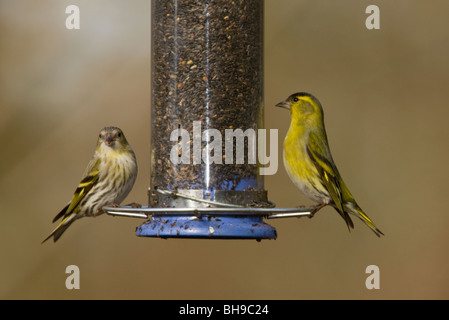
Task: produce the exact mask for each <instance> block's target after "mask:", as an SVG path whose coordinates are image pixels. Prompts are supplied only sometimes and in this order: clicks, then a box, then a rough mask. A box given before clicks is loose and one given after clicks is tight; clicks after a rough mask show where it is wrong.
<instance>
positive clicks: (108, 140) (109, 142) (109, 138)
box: [105, 134, 113, 146]
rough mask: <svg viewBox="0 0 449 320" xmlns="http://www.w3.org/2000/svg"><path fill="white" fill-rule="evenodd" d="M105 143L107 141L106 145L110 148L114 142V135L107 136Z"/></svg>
mask: <svg viewBox="0 0 449 320" xmlns="http://www.w3.org/2000/svg"><path fill="white" fill-rule="evenodd" d="M105 141H106V144H107V145H108V146H110V145H111V144H112V141H113V138H112V135H111V134H107V135H106V139H105Z"/></svg>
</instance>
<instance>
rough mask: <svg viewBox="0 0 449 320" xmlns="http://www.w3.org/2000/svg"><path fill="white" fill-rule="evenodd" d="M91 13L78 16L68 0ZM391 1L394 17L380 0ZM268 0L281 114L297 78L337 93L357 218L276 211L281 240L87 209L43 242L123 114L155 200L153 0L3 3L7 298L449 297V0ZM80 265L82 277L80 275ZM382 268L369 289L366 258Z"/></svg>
mask: <svg viewBox="0 0 449 320" xmlns="http://www.w3.org/2000/svg"><path fill="white" fill-rule="evenodd" d="M70 4H76V5H78V6H79V7H80V10H81V29H80V30H67V29H66V28H65V19H66V17H67V14H65V8H66V6H68V5H70ZM370 4H377V5H378V6H379V7H380V26H381V29H380V30H367V29H366V27H365V19H366V17H367V16H368V15H367V14H365V8H366V7H367V6H368V5H370ZM429 4H430V3H426V4H424V3H423V2H422V1H418V0H407V1H405V0H402V1H394V2H392V1H360V0H344V1H338V2H337V1H330V0H327V1H324V0H323V1H312V0H308V1H306V0H303V1H301V0H282V1H271V0H267V1H266V12H265V107H266V110H265V112H266V115H265V116H266V118H265V119H266V128H267V129H270V128H278V129H279V140H280V141H279V142H280V145H281V141H282V139H283V137H284V135H285V133H286V131H287V128H288V123H289V116H288V114H287V112H285V111H283V110H278V109H275V108H274V107H273V105H274V104H275V103H277V102H279V101H280V100H282V99H284V98H286V97H287V96H288V95H289V94H291V93H293V92H296V91H308V92H311V93H313V94H315V95H316V96H317V97H318V98H319V99H320V100H321V102H322V104H323V107H324V109H325V115H326V117H325V121H326V125H327V133H328V135H329V140H330V144H331V148H332V151H333V155H334V160H335V161H336V163H337V166H338V167H339V169H340V172H341V173H342V174H343V177H344V178H345V180H346V183H347V184H348V186H349V188H350V189H351V190H352V192H353V194H354V195H355V197H356V198H357V200H358V202H359V204H360V205H361V206H362V207H363V208H364V209H365V210H366V212H367V213H368V214H369V216H370V217H372V218H373V220H374V221H375V223H376V224H377V225H378V227H379V228H380V229H381V230H382V231H383V232H384V233H385V234H386V236H385V237H383V238H381V239H378V238H377V237H375V236H374V235H373V233H372V232H371V231H370V230H369V229H368V228H367V227H365V226H364V225H363V224H362V223H361V222H360V221H358V220H357V221H355V224H356V228H355V230H354V231H352V232H351V233H349V232H348V231H347V229H346V226H345V224H344V222H343V220H342V219H341V218H340V217H339V216H338V214H337V213H336V212H335V211H334V210H333V209H332V208H325V209H323V210H322V211H321V212H320V213H319V214H317V215H316V216H315V218H314V219H307V218H303V219H284V220H271V221H269V223H270V224H272V225H273V226H275V227H276V229H277V232H278V239H277V240H271V241H268V240H267V241H262V242H256V241H238V240H229V241H228V240H216V241H207V240H179V239H171V240H161V239H150V238H138V237H136V236H135V233H134V232H135V227H136V226H138V225H139V224H140V223H142V222H143V221H142V220H138V219H126V218H113V217H110V216H107V215H103V216H101V217H98V218H96V219H82V220H80V221H78V222H76V223H75V224H74V225H73V226H72V227H71V228H70V230H69V231H68V232H67V233H66V234H65V235H64V236H63V237H62V238H61V240H60V241H59V242H58V243H56V244H53V243H52V242H48V243H45V244H44V245H41V241H42V240H43V239H44V237H46V236H47V235H48V233H49V232H50V231H51V230H52V229H53V228H54V225H52V224H51V220H52V219H53V217H54V216H55V215H56V213H57V212H59V210H60V209H61V208H62V206H63V205H64V204H65V203H66V201H68V200H69V199H70V197H71V195H72V192H73V191H74V188H75V187H76V184H77V183H78V182H79V179H80V178H81V174H82V173H83V171H84V169H85V166H86V165H87V162H88V161H89V159H90V157H91V155H92V153H93V149H94V145H95V140H96V136H97V134H98V132H99V130H100V129H101V128H102V127H103V126H106V125H116V126H119V127H121V128H122V129H123V130H124V132H125V134H126V136H127V138H128V140H129V141H130V142H131V144H132V146H133V148H134V150H135V152H136V155H137V157H138V161H139V170H140V171H139V176H138V179H137V182H136V185H135V187H134V189H133V191H132V192H131V194H130V195H129V197H128V198H127V199H126V200H125V202H126V203H129V202H132V201H135V202H140V203H144V204H146V203H147V193H146V190H147V188H148V185H149V166H150V160H149V141H150V104H149V101H150V87H149V86H150V58H149V57H150V56H149V50H150V33H149V26H150V1H148V0H135V1H131V2H126V1H117V0H114V1H112V0H108V1H106V0H96V1H86V0H78V1H76V3H75V2H72V1H49V0H45V1H44V0H42V1H39V3H37V2H36V1H31V0H27V1H25V0H24V1H14V0H2V1H1V2H0V72H1V82H0V108H1V109H0V136H1V137H2V139H1V141H2V148H1V151H0V154H1V157H0V163H1V166H0V219H1V222H0V240H1V242H0V243H1V251H0V252H1V258H0V298H3V299H19V298H20V299H22V298H24V299H55V298H60V299H80V298H86V299H110V298H112V299H307V298H310V299H337V298H338V299H381V298H382V299H447V298H449V276H448V269H449V252H448V251H449V250H448V242H449V233H448V227H449V214H448V213H447V210H448V209H447V206H446V203H447V199H446V198H447V197H448V183H447V181H448V178H449V177H448V171H447V169H446V167H447V163H448V138H449V126H448V124H447V118H448V116H449V111H448V107H447V104H448V101H449V90H448V84H449V61H448V59H449V23H448V20H447V12H449V3H448V2H447V1H444V0H440V1H437V0H434V1H431V5H429ZM278 152H279V170H278V172H277V174H276V175H274V176H267V177H266V178H265V188H266V189H267V190H268V192H269V198H270V200H272V201H274V202H276V204H277V206H278V207H290V206H296V205H298V204H310V203H311V202H310V201H308V200H307V199H305V198H304V197H303V196H302V195H301V194H300V192H299V191H298V190H296V189H295V187H294V186H293V184H292V183H291V182H290V180H289V179H288V177H287V175H286V173H285V171H284V168H283V165H282V158H281V155H282V149H281V148H279V151H278ZM71 264H75V265H77V266H78V267H79V268H80V272H81V283H80V285H81V289H80V290H67V289H66V287H65V279H66V277H67V275H66V274H65V268H66V266H68V265H71ZM371 264H374V265H377V266H379V268H380V290H367V289H366V287H365V279H366V277H367V276H368V275H367V274H365V268H366V267H367V266H368V265H371Z"/></svg>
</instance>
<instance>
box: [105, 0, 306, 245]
mask: <svg viewBox="0 0 449 320" xmlns="http://www.w3.org/2000/svg"><path fill="white" fill-rule="evenodd" d="M151 10H152V11H151V42H152V46H151V48H152V49H151V50H152V52H151V62H152V69H151V81H152V82H151V89H152V92H151V159H150V162H151V171H150V187H149V205H148V206H145V207H141V208H132V207H127V206H124V207H119V208H115V207H106V208H104V210H105V211H106V212H107V213H108V214H110V215H120V216H127V217H137V218H144V219H148V221H146V222H145V223H143V224H142V225H141V226H139V227H138V228H137V235H138V236H145V237H162V238H169V237H172V238H178V237H189V238H208V239H211V238H223V239H226V238H231V239H275V238H276V230H275V229H274V228H273V227H272V226H270V225H268V224H266V223H265V222H264V219H265V218H267V219H270V218H281V217H292V216H293V217H294V216H304V215H310V214H311V212H312V210H313V208H289V209H276V208H275V205H274V204H273V203H272V202H271V201H269V200H268V197H267V191H266V190H265V189H264V179H263V177H264V175H266V174H270V173H268V172H269V171H270V170H269V164H270V161H267V158H268V157H267V155H266V150H265V142H266V138H265V137H266V133H265V129H264V99H263V80H264V78H263V13H264V1H263V0H251V1H235V0H215V1H203V0H182V1H180V0H153V1H152V2H151ZM270 132H271V131H270ZM276 139H277V132H276ZM275 143H277V140H276V141H272V140H271V138H270V145H271V144H275ZM270 151H271V150H270ZM271 153H277V150H276V152H270V156H271V155H272V154H271ZM276 166H277V159H276ZM271 174H272V173H271Z"/></svg>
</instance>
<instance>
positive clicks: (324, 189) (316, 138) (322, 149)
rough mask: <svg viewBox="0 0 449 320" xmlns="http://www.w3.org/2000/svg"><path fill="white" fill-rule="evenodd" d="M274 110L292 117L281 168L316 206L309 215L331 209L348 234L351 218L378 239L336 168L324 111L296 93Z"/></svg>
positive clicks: (306, 97)
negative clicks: (286, 111)
mask: <svg viewBox="0 0 449 320" xmlns="http://www.w3.org/2000/svg"><path fill="white" fill-rule="evenodd" d="M276 106H277V107H281V108H286V109H288V110H290V113H291V123H290V128H289V130H288V132H287V136H286V137H285V140H284V166H285V168H286V171H287V174H288V176H289V177H290V179H291V180H292V181H293V183H294V184H295V185H296V187H298V188H299V190H301V192H303V193H304V194H305V195H306V196H307V197H309V198H310V199H311V200H313V201H315V202H317V203H319V205H317V206H316V209H315V210H314V212H313V213H312V215H313V214H314V213H316V212H317V211H318V210H319V209H321V208H322V207H324V206H326V205H331V206H332V207H334V208H335V209H336V210H337V212H338V213H339V214H340V215H341V217H342V218H343V219H344V220H345V222H346V224H347V226H348V229H349V230H350V228H354V224H353V222H352V220H351V217H350V216H349V214H352V215H354V216H356V217H357V218H359V219H360V220H362V221H363V222H364V223H365V224H366V225H367V226H368V227H370V228H371V230H372V231H373V232H374V233H375V234H376V235H377V236H380V235H383V233H382V232H381V231H380V230H379V229H377V227H376V226H375V225H374V223H373V221H371V219H370V218H369V217H368V216H367V215H366V214H365V213H364V212H363V210H362V209H361V208H360V207H359V205H358V204H357V202H356V201H355V199H354V197H353V196H352V194H351V193H350V192H349V189H348V188H347V187H346V184H345V183H344V181H343V179H342V178H341V176H340V173H339V172H338V170H337V167H336V166H335V163H334V160H333V159H332V155H331V152H330V149H329V144H328V141H327V135H326V130H325V128H324V114H323V108H322V107H321V104H320V102H319V101H318V99H317V98H315V97H314V96H313V95H311V94H309V93H305V92H299V93H295V94H292V95H291V96H289V97H288V98H287V99H286V100H284V101H282V102H280V103H278V104H277V105H276Z"/></svg>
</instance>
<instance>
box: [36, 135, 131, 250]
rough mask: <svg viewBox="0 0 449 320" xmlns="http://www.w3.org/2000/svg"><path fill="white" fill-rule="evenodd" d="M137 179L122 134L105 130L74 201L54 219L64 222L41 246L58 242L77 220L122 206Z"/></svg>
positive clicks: (128, 146) (76, 191) (127, 145)
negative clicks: (110, 207)
mask: <svg viewBox="0 0 449 320" xmlns="http://www.w3.org/2000/svg"><path fill="white" fill-rule="evenodd" d="M136 177H137V161H136V156H135V155H134V151H133V150H132V148H131V146H130V145H129V144H128V141H126V138H125V135H124V134H123V132H122V130H120V129H119V128H116V127H106V128H103V129H102V130H101V132H100V135H99V137H98V141H97V146H96V148H95V153H94V156H93V158H92V160H91V161H90V162H89V165H88V166H87V169H86V172H85V174H84V177H83V179H82V180H81V182H80V183H79V184H78V187H77V188H76V190H75V193H74V195H73V197H72V200H71V201H70V202H69V203H68V204H67V205H66V206H65V207H64V208H63V209H62V210H61V212H59V213H58V214H57V215H56V217H55V218H54V219H53V222H55V221H57V220H58V219H59V218H62V221H61V223H60V224H59V225H58V226H57V227H56V228H55V230H53V232H52V233H51V234H50V235H49V236H48V237H47V238H46V239H45V240H44V241H42V242H45V241H47V240H48V239H50V238H51V237H52V236H53V241H55V242H56V241H57V240H58V239H59V237H61V235H62V234H63V233H64V231H65V230H67V228H68V227H69V226H70V225H71V224H72V223H73V222H74V221H75V220H77V219H79V218H82V217H85V216H88V217H94V216H98V215H100V214H102V213H103V210H102V208H103V207H104V206H107V205H112V206H116V205H119V204H120V203H121V202H122V201H123V200H124V199H125V198H126V196H127V195H128V193H129V192H130V191H131V189H132V187H133V185H134V182H135V180H136Z"/></svg>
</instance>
